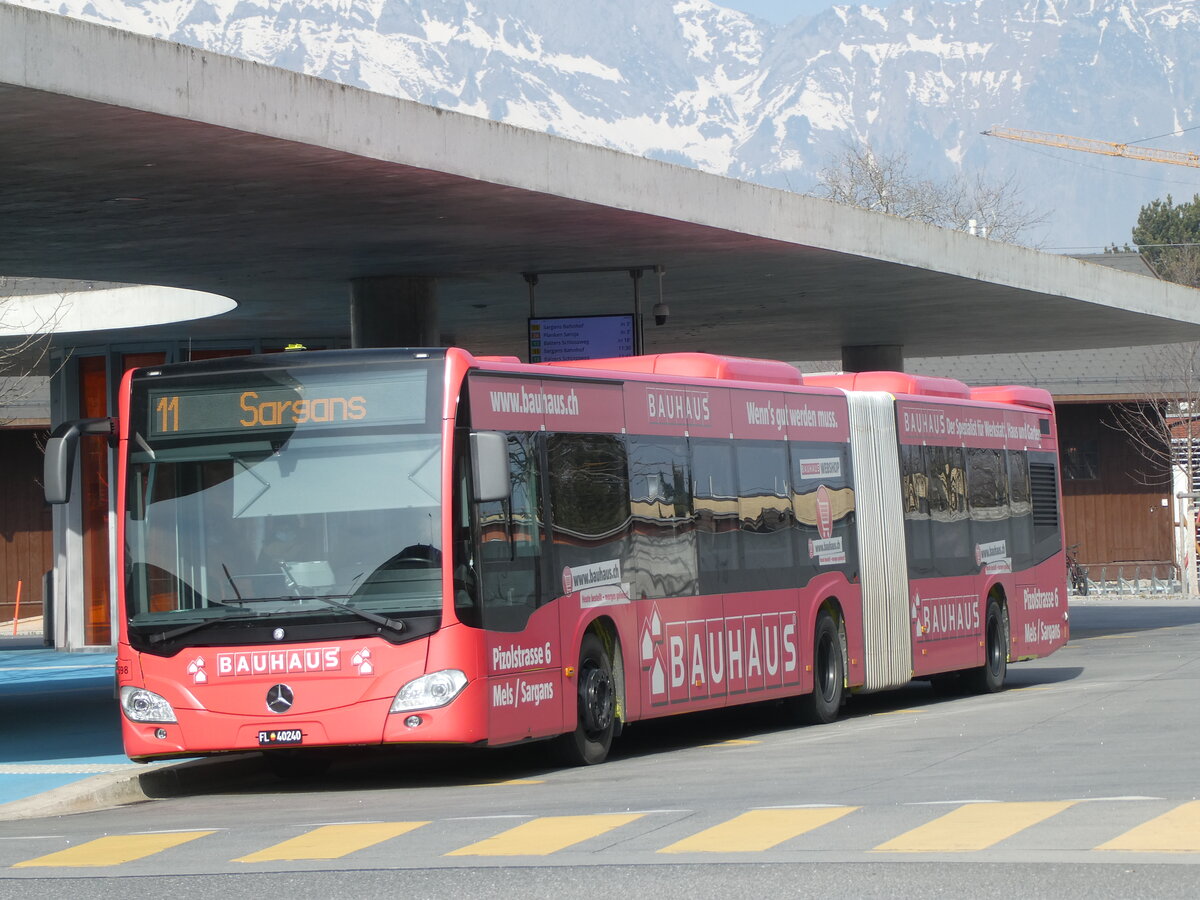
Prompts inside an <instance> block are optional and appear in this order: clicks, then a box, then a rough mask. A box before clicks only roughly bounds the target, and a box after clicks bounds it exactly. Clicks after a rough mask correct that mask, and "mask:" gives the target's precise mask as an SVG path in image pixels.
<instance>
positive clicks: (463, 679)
mask: <svg viewBox="0 0 1200 900" xmlns="http://www.w3.org/2000/svg"><path fill="white" fill-rule="evenodd" d="M466 686H467V676H466V675H464V674H463V673H462V672H460V671H458V669H443V670H442V671H441V672H430V673H429V674H428V675H422V676H421V677H420V678H414V679H413V680H412V681H410V682H409V683H408V684H406V685H405V686H404V687H402V688H400V691H399V693H397V694H396V699H395V700H393V701H392V708H391V709H390V710H388V712H394V713H398V712H411V711H412V710H414V709H436V708H437V707H439V706H445V705H446V704H447V703H449V702H450V701H451V700H453V699H454V698H455V697H457V696H458V695H459V694H460V693H461V692H462V689H463V688H465V687H466Z"/></svg>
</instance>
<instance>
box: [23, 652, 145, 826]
mask: <svg viewBox="0 0 1200 900" xmlns="http://www.w3.org/2000/svg"><path fill="white" fill-rule="evenodd" d="M115 660H116V654H115V653H113V652H112V651H107V652H102V653H59V652H56V651H54V650H49V649H46V648H45V647H43V646H42V642H41V640H40V638H39V639H37V640H30V639H24V640H23V639H21V638H17V639H5V640H3V641H0V810H3V808H4V806H5V805H6V804H9V803H12V802H14V801H18V800H22V799H24V798H29V797H32V796H35V795H38V794H42V793H44V792H46V791H51V790H53V789H55V788H60V787H63V786H65V785H69V784H72V783H75V782H79V781H83V780H84V779H88V778H92V777H94V776H96V775H98V774H103V773H112V772H121V771H125V770H143V771H144V770H145V767H144V766H139V765H137V764H135V763H131V762H130V761H129V759H128V758H127V757H126V756H125V752H124V749H123V748H122V746H121V722H120V712H119V710H118V708H117V700H116V698H115V696H114V676H113V666H114V664H115Z"/></svg>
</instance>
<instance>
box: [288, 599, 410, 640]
mask: <svg viewBox="0 0 1200 900" xmlns="http://www.w3.org/2000/svg"><path fill="white" fill-rule="evenodd" d="M300 599H301V600H317V601H319V602H321V603H328V604H329V605H330V606H336V607H337V608H338V609H344V610H345V611H346V612H348V613H350V615H352V616H358V617H359V618H360V619H363V620H365V621H367V622H370V623H372V624H374V625H378V626H379V627H380V628H386V629H388V630H389V631H394V632H396V633H397V634H399V633H400V632H402V631H404V622H403V620H401V619H389V618H388V617H387V616H380V615H377V614H376V613H373V612H367V611H366V610H365V609H359V608H358V607H357V606H351V605H350V604H349V603H343V602H342V601H341V600H335V599H333V598H332V597H328V596H325V595H323V594H321V595H317V594H314V595H313V596H311V597H301V598H300ZM346 599H349V597H347V598H346Z"/></svg>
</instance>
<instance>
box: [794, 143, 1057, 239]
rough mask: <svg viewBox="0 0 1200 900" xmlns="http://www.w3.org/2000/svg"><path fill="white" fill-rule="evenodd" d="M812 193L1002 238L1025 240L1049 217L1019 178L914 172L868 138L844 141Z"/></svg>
mask: <svg viewBox="0 0 1200 900" xmlns="http://www.w3.org/2000/svg"><path fill="white" fill-rule="evenodd" d="M814 193H815V194H816V196H819V197H824V198H825V199H827V200H833V201H834V202H836V203H845V204H848V205H850V206H858V207H861V208H863V209H870V210H874V211H876V212H883V213H889V214H891V215H893V216H900V217H901V218H904V219H915V220H916V221H918V222H925V223H926V224H928V225H938V226H940V227H942V228H953V229H955V230H958V231H967V230H972V231H975V232H976V233H978V234H980V235H981V236H983V237H988V238H991V239H992V240H997V241H1004V242H1006V243H1014V244H1017V243H1023V244H1027V245H1029V246H1033V243H1032V242H1031V241H1029V240H1026V238H1027V237H1028V235H1029V233H1030V232H1031V231H1032V230H1033V229H1034V228H1036V227H1038V226H1039V225H1042V224H1043V223H1044V222H1045V221H1046V219H1047V218H1048V217H1049V213H1048V212H1046V211H1039V210H1036V209H1034V208H1033V207H1031V206H1029V205H1028V204H1026V203H1025V202H1024V200H1023V199H1022V189H1021V186H1020V184H1019V183H1018V181H1017V179H1016V178H1015V177H1013V176H1010V177H1008V178H1006V179H1004V180H1002V181H989V180H988V179H987V178H985V177H984V176H983V175H981V174H978V173H976V174H975V175H967V174H960V175H959V176H957V177H956V178H954V179H952V180H950V181H947V182H941V181H935V180H933V179H930V178H924V177H921V176H919V175H917V174H915V173H914V171H913V168H912V165H911V164H910V162H909V159H908V156H907V154H905V153H891V154H885V153H878V152H876V151H875V150H874V149H873V148H872V147H871V145H870V144H845V145H843V147H842V148H841V150H840V151H839V152H838V154H837V155H836V156H835V157H834V159H833V161H832V162H831V163H830V164H829V165H828V166H826V167H825V168H824V169H822V170H821V172H820V174H819V176H818V183H817V187H816V188H815V190H814Z"/></svg>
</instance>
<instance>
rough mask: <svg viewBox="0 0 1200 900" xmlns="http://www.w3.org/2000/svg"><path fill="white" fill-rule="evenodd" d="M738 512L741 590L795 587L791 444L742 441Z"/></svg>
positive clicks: (738, 476)
mask: <svg viewBox="0 0 1200 900" xmlns="http://www.w3.org/2000/svg"><path fill="white" fill-rule="evenodd" d="M735 457H736V460H737V481H738V491H737V510H738V513H737V515H738V529H739V531H740V532H741V534H740V540H741V551H742V559H741V563H742V565H741V573H742V574H741V577H740V578H739V579H738V582H739V583H738V589H740V590H751V591H753V590H759V591H763V590H773V589H777V588H787V587H793V586H794V585H795V584H796V583H797V580H796V573H795V571H793V564H794V560H793V556H794V553H793V549H794V534H793V533H794V530H795V529H794V525H795V514H794V512H793V510H792V491H791V487H790V484H789V482H790V474H791V473H790V471H789V469H790V467H789V465H788V447H787V444H785V443H784V442H783V441H743V442H742V443H739V444H737V449H736V453H735Z"/></svg>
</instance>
